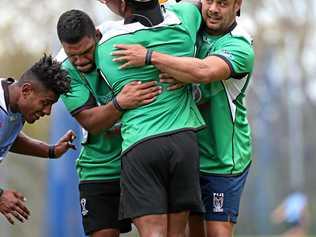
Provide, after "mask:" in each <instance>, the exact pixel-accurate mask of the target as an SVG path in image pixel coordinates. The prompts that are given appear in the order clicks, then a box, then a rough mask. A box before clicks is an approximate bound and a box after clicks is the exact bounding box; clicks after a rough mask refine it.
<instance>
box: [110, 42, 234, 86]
mask: <svg viewBox="0 0 316 237" xmlns="http://www.w3.org/2000/svg"><path fill="white" fill-rule="evenodd" d="M115 47H116V48H117V49H118V50H117V51H114V52H113V53H112V54H113V55H114V56H117V57H116V58H115V59H114V60H113V61H115V62H124V63H123V64H122V66H121V67H120V68H127V67H140V66H144V65H145V59H146V57H147V61H149V62H150V63H151V64H153V65H154V66H156V67H157V68H158V69H159V70H160V71H162V72H165V73H167V74H169V76H171V77H173V78H175V79H177V80H179V81H182V82H185V83H205V84H208V83H210V82H212V81H219V80H226V79H228V78H229V77H230V75H231V69H230V67H229V65H228V64H227V63H226V62H225V61H224V60H223V59H222V58H220V57H217V56H208V57H206V58H205V59H198V58H193V57H175V56H171V55H167V54H163V53H159V52H156V51H153V52H152V54H151V56H150V55H148V53H149V51H148V50H147V49H146V48H145V47H143V46H141V45H123V44H120V45H116V46H115Z"/></svg>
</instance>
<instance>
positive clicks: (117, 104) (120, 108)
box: [112, 96, 125, 113]
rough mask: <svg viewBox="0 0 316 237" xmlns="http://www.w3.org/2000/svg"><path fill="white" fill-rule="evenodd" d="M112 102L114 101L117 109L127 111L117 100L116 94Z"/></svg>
mask: <svg viewBox="0 0 316 237" xmlns="http://www.w3.org/2000/svg"><path fill="white" fill-rule="evenodd" d="M112 103H113V106H114V108H115V109H117V110H118V111H120V112H122V113H123V112H124V111H125V109H123V108H122V107H121V105H120V104H119V102H118V101H117V98H116V96H115V97H114V98H113V99H112Z"/></svg>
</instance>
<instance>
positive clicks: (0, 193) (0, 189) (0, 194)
mask: <svg viewBox="0 0 316 237" xmlns="http://www.w3.org/2000/svg"><path fill="white" fill-rule="evenodd" d="M3 192H4V190H3V189H2V188H0V198H1V196H2V194H3Z"/></svg>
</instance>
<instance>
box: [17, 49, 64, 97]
mask: <svg viewBox="0 0 316 237" xmlns="http://www.w3.org/2000/svg"><path fill="white" fill-rule="evenodd" d="M32 80H36V81H38V82H40V83H41V85H43V86H44V87H45V88H46V89H48V90H51V91H53V92H54V93H55V94H56V96H58V97H59V96H60V95H61V94H66V93H67V92H69V91H70V78H69V76H68V73H67V71H66V70H64V69H62V68H61V63H59V62H57V61H56V60H54V59H53V57H52V56H51V55H48V56H47V55H46V54H44V55H43V57H42V58H41V59H40V60H39V61H38V62H36V63H35V64H33V65H32V66H31V67H30V68H29V69H28V70H27V71H26V72H25V73H24V74H23V75H22V76H21V79H20V80H19V81H18V83H19V84H22V83H24V82H26V81H32Z"/></svg>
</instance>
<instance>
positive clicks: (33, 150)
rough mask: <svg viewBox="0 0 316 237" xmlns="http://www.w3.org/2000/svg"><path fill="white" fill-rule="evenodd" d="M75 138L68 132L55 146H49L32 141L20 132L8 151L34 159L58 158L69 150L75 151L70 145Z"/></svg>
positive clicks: (72, 133) (73, 146)
mask: <svg viewBox="0 0 316 237" xmlns="http://www.w3.org/2000/svg"><path fill="white" fill-rule="evenodd" d="M75 137H76V135H75V133H74V132H73V131H71V130H69V131H68V132H67V133H65V135H64V136H63V137H61V138H60V139H59V141H58V142H57V143H56V144H55V145H53V146H51V145H49V144H47V143H45V142H43V141H40V140H37V139H33V138H31V137H29V136H27V135H25V134H24V133H23V132H20V133H19V135H18V136H17V138H16V139H15V141H14V143H13V145H12V147H11V148H10V151H11V152H14V153H19V154H24V155H30V156H36V157H43V158H58V157H60V156H62V155H63V154H64V153H65V152H66V151H67V150H68V149H69V148H72V149H75V145H73V144H72V143H71V142H72V141H73V140H74V139H75Z"/></svg>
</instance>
